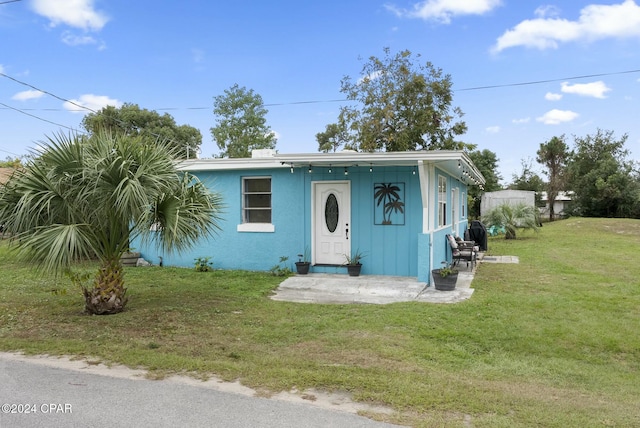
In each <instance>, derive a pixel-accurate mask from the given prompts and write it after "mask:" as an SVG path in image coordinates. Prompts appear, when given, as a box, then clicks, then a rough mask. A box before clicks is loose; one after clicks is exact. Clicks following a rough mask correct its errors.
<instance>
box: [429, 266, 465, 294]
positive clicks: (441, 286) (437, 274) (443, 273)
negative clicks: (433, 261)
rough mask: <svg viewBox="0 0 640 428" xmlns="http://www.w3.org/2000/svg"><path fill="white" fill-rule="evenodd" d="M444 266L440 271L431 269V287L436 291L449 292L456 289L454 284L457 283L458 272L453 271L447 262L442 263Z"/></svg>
mask: <svg viewBox="0 0 640 428" xmlns="http://www.w3.org/2000/svg"><path fill="white" fill-rule="evenodd" d="M442 264H443V265H444V266H443V267H441V268H440V269H433V270H432V271H431V275H432V276H433V285H434V286H435V287H436V290H440V291H451V290H454V289H455V288H456V282H457V281H458V271H457V270H456V269H453V268H452V267H451V265H450V264H449V263H447V262H442Z"/></svg>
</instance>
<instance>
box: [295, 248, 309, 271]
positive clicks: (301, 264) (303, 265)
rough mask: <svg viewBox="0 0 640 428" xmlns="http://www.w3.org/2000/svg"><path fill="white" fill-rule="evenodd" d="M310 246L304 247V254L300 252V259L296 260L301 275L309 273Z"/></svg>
mask: <svg viewBox="0 0 640 428" xmlns="http://www.w3.org/2000/svg"><path fill="white" fill-rule="evenodd" d="M309 266H311V262H309V248H305V249H304V254H298V261H297V262H296V270H297V272H298V274H300V275H306V274H308V273H309Z"/></svg>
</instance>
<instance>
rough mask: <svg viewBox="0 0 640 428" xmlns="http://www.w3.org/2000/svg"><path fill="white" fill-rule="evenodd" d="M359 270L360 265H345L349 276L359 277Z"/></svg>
mask: <svg viewBox="0 0 640 428" xmlns="http://www.w3.org/2000/svg"><path fill="white" fill-rule="evenodd" d="M361 269H362V264H361V263H358V264H357V265H347V272H348V273H349V276H360V270H361Z"/></svg>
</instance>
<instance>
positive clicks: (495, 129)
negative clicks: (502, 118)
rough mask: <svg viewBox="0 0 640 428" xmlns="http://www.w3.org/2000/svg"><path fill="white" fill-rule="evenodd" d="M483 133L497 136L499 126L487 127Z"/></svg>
mask: <svg viewBox="0 0 640 428" xmlns="http://www.w3.org/2000/svg"><path fill="white" fill-rule="evenodd" d="M485 131H487V132H488V133H489V134H497V133H498V132H500V127H499V126H489V127H487V128H485Z"/></svg>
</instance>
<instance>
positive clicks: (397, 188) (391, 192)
mask: <svg viewBox="0 0 640 428" xmlns="http://www.w3.org/2000/svg"><path fill="white" fill-rule="evenodd" d="M373 191H374V194H373V197H374V199H375V201H376V205H375V210H374V223H375V224H382V225H391V224H394V225H403V224H404V202H403V199H404V183H375V184H374V187H373Z"/></svg>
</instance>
